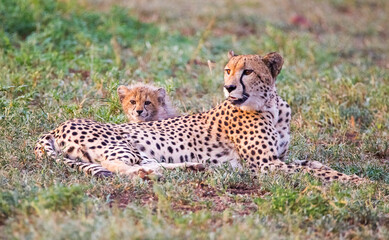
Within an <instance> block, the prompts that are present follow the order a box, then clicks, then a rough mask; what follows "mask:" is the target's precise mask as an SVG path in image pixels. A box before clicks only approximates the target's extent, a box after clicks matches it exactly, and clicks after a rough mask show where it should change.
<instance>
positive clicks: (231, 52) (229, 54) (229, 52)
mask: <svg viewBox="0 0 389 240" xmlns="http://www.w3.org/2000/svg"><path fill="white" fill-rule="evenodd" d="M235 56H236V55H235V53H234V51H232V50H230V51H228V59H231V58H232V57H235Z"/></svg>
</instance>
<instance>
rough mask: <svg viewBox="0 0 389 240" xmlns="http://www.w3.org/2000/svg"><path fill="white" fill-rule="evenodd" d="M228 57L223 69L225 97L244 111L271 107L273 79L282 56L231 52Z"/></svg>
mask: <svg viewBox="0 0 389 240" xmlns="http://www.w3.org/2000/svg"><path fill="white" fill-rule="evenodd" d="M228 57H229V61H228V63H227V65H226V66H225V68H224V93H225V95H226V97H227V99H228V100H229V101H230V102H231V103H232V104H234V105H235V106H239V107H240V108H242V109H243V110H249V111H251V110H256V111H257V110H264V109H266V108H267V107H270V108H271V105H273V103H274V101H275V97H276V88H275V80H276V77H277V75H278V74H279V73H280V71H281V68H282V64H283V58H282V57H281V55H279V54H278V53H269V54H267V55H266V56H264V57H261V56H259V55H235V54H234V52H233V51H230V52H229V53H228Z"/></svg>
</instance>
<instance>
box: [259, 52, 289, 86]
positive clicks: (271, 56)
mask: <svg viewBox="0 0 389 240" xmlns="http://www.w3.org/2000/svg"><path fill="white" fill-rule="evenodd" d="M262 61H263V62H264V63H265V64H266V66H267V67H268V68H269V70H270V73H271V75H272V77H273V79H276V77H277V76H278V74H279V73H280V72H281V69H282V64H284V59H283V58H282V57H281V55H280V54H279V53H276V52H271V53H268V54H267V55H266V56H264V57H263V58H262Z"/></svg>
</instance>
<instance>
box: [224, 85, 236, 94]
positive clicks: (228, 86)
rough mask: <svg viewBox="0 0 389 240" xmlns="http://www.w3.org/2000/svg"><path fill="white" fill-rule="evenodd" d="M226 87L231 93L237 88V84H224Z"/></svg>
mask: <svg viewBox="0 0 389 240" xmlns="http://www.w3.org/2000/svg"><path fill="white" fill-rule="evenodd" d="M224 88H225V89H226V90H227V91H228V92H229V93H230V92H232V91H234V90H235V89H236V86H235V85H224Z"/></svg>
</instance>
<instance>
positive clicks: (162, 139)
mask: <svg viewBox="0 0 389 240" xmlns="http://www.w3.org/2000/svg"><path fill="white" fill-rule="evenodd" d="M229 57H230V59H229V61H228V63H227V65H226V67H225V75H224V77H225V88H226V90H227V92H228V98H227V99H226V100H225V101H224V102H222V103H221V104H220V105H218V106H216V107H214V108H212V109H211V110H209V111H207V112H203V113H198V114H193V115H187V116H179V117H175V118H171V119H166V120H162V121H154V122H142V123H126V124H104V123H98V122H95V121H91V120H84V119H75V120H70V121H67V122H65V123H62V124H61V125H60V126H59V127H58V128H56V129H55V130H53V131H51V132H50V133H49V134H46V135H44V136H42V137H41V138H40V139H39V141H38V143H37V146H36V148H35V153H36V155H37V157H41V156H42V153H44V152H46V153H48V154H49V155H50V156H52V157H56V156H57V155H58V154H59V153H62V154H63V155H64V156H63V157H64V158H63V159H64V160H65V162H66V163H68V164H70V165H73V166H81V167H82V166H83V165H82V164H85V165H86V167H85V168H84V169H83V170H84V171H86V172H89V173H92V174H93V175H105V174H109V173H110V172H119V173H122V174H129V175H134V174H138V173H141V172H142V173H150V172H155V171H156V170H157V168H158V167H160V164H161V165H163V166H164V167H165V166H172V167H177V166H185V164H189V163H193V164H194V165H192V166H195V167H198V166H201V165H196V164H198V163H200V164H201V163H205V162H207V161H209V162H211V163H213V164H221V163H225V162H229V163H231V164H232V165H235V166H243V167H246V168H248V169H249V170H250V171H251V172H252V173H253V174H258V173H260V172H267V171H272V170H276V169H279V170H281V171H285V172H287V173H293V172H308V173H311V174H312V175H314V176H316V177H318V178H320V179H323V180H325V181H333V180H341V181H352V182H359V181H361V180H362V179H361V178H359V177H358V176H348V175H346V174H343V173H340V172H337V171H335V170H332V169H329V168H315V167H313V166H311V165H309V164H308V165H306V166H303V165H300V166H298V165H294V164H286V163H284V162H282V161H280V160H279V157H278V151H277V147H278V134H277V132H276V130H275V127H274V120H275V119H278V118H277V117H276V115H277V113H278V111H277V106H276V105H277V97H276V87H275V79H276V77H277V75H278V74H279V72H280V71H281V68H282V64H283V59H282V57H281V56H280V55H279V54H278V53H269V54H267V55H266V56H264V57H261V56H258V55H239V56H235V55H234V54H233V53H232V52H231V53H230V54H229ZM77 158H79V159H81V160H82V162H81V163H78V162H76V161H75V160H76V159H77ZM144 159H155V160H156V161H157V162H158V163H156V164H150V165H143V166H142V165H141V163H142V161H143V160H144ZM87 163H89V165H87ZM100 165H101V166H100ZM155 166H157V167H155Z"/></svg>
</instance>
